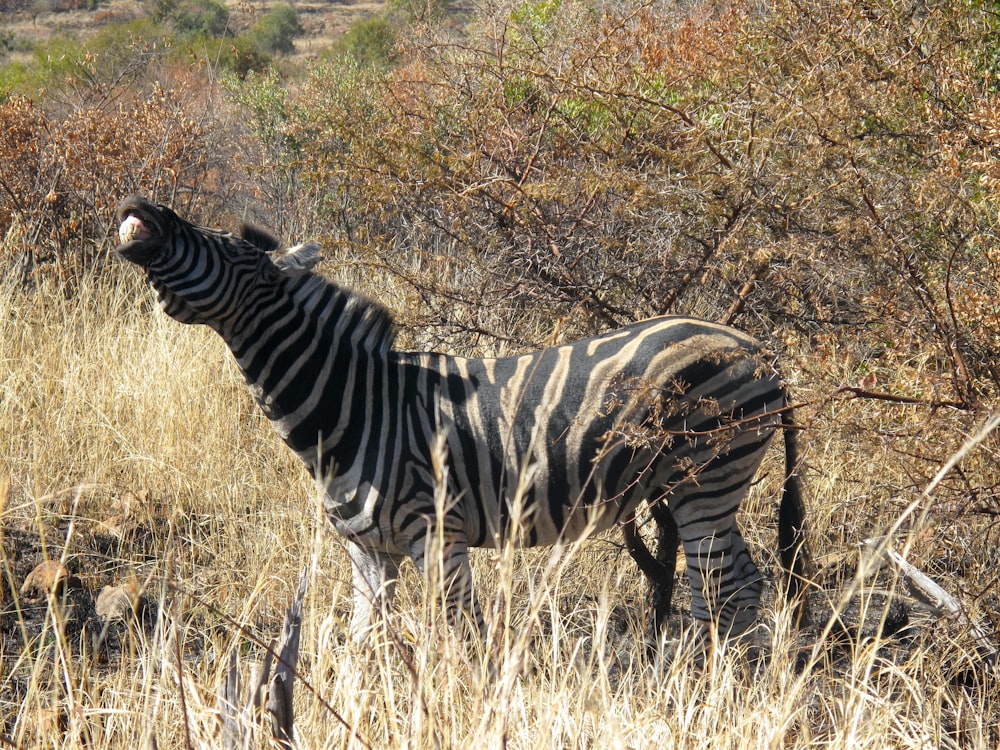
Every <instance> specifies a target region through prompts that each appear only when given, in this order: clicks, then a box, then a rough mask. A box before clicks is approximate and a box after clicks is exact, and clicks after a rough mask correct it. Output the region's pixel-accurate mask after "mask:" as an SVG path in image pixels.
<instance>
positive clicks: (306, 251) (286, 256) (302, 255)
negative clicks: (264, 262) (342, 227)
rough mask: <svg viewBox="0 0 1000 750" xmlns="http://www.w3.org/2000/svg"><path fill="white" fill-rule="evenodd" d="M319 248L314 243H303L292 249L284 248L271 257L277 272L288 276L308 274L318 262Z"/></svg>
mask: <svg viewBox="0 0 1000 750" xmlns="http://www.w3.org/2000/svg"><path fill="white" fill-rule="evenodd" d="M319 252H320V247H319V244H318V243H316V242H304V243H302V244H301V245H295V246H294V247H286V248H285V249H284V250H279V251H278V252H275V253H273V254H272V256H271V260H273V261H274V265H276V266H277V267H278V270H279V271H281V272H282V273H285V274H288V275H289V276H301V275H302V274H305V273H309V271H311V270H313V268H315V267H316V264H317V263H319V261H320V254H319Z"/></svg>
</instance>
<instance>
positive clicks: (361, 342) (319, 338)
mask: <svg viewBox="0 0 1000 750" xmlns="http://www.w3.org/2000/svg"><path fill="white" fill-rule="evenodd" d="M256 299H257V304H255V305H248V306H247V314H246V315H244V316H242V317H241V319H240V320H238V321H233V322H232V323H231V324H230V325H228V326H227V330H225V331H220V333H221V334H222V336H223V338H224V339H225V340H226V343H227V344H228V345H229V348H230V349H231V350H232V352H233V355H234V356H235V358H236V362H237V364H238V365H239V367H240V369H241V370H242V371H243V375H244V377H245V378H246V381H247V385H248V386H249V388H250V392H251V393H252V394H253V396H254V398H255V399H256V400H257V402H258V403H259V404H260V406H261V408H262V409H263V410H264V413H265V414H266V415H267V417H268V418H269V419H270V420H271V421H272V423H273V424H274V426H275V428H276V429H277V431H278V433H279V434H280V435H281V436H282V438H284V440H285V441H286V442H287V443H288V445H289V447H291V448H292V450H294V451H295V452H296V453H297V454H298V455H299V456H300V457H301V458H302V459H303V460H305V461H306V462H307V464H309V465H310V466H313V467H316V468H319V469H322V470H323V471H324V472H325V471H327V470H328V469H329V466H330V465H331V464H332V463H339V462H341V461H342V457H340V456H339V455H338V446H339V444H340V443H341V442H342V440H343V439H344V437H345V435H346V436H349V435H350V433H351V431H352V430H353V429H354V427H356V426H354V425H352V424H351V418H352V414H353V413H354V412H355V410H354V409H352V405H353V404H354V403H355V402H356V400H357V399H359V398H364V393H365V388H366V387H367V386H368V383H367V382H365V381H366V379H367V377H368V376H369V374H370V373H371V372H372V370H373V369H375V368H378V367H379V364H378V363H380V362H384V361H385V359H386V355H387V353H388V351H389V348H390V346H391V343H392V318H391V316H390V314H389V312H388V311H387V310H386V309H385V308H384V307H382V306H381V305H378V304H376V303H374V302H371V301H370V300H367V299H366V298H365V297H363V296H361V295H358V294H356V293H354V292H352V291H350V290H348V289H345V288H343V287H340V286H337V285H336V284H332V283H330V282H328V281H326V280H324V279H322V278H321V277H319V276H315V275H312V274H306V275H304V276H302V277H298V278H288V277H285V278H282V279H281V284H280V285H279V286H277V287H275V288H273V289H271V290H269V293H266V294H265V293H261V294H259V295H257V296H256ZM366 373H367V374H366ZM320 457H322V462H321V465H318V461H317V459H318V458H320Z"/></svg>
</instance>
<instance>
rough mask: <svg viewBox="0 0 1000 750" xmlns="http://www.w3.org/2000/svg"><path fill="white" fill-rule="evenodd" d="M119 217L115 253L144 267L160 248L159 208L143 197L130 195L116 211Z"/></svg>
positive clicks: (161, 218)
mask: <svg viewBox="0 0 1000 750" xmlns="http://www.w3.org/2000/svg"><path fill="white" fill-rule="evenodd" d="M115 213H116V216H117V218H118V222H119V224H118V241H119V242H120V243H121V244H120V245H119V246H118V248H117V251H118V254H119V255H121V256H122V257H123V258H124V259H125V260H128V261H131V262H133V263H138V264H139V265H143V266H145V265H147V264H148V263H149V261H150V260H151V259H152V257H153V255H154V254H155V252H156V251H157V250H158V249H159V246H160V244H162V243H161V242H158V240H162V235H163V217H161V215H160V209H159V207H158V206H154V205H153V204H152V203H150V202H149V201H147V200H146V199H144V198H139V197H137V196H129V197H128V198H126V199H125V200H123V201H122V202H121V204H119V206H118V210H117V211H116V212H115Z"/></svg>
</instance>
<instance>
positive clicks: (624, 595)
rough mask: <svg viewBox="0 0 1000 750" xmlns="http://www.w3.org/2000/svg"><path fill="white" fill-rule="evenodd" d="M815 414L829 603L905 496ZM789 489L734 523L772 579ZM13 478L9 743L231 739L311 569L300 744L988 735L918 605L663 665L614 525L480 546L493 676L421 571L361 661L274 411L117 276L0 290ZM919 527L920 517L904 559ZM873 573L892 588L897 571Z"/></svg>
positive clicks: (918, 742)
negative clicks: (838, 632) (241, 684)
mask: <svg viewBox="0 0 1000 750" xmlns="http://www.w3.org/2000/svg"><path fill="white" fill-rule="evenodd" d="M830 408H831V409H832V408H833V407H830ZM814 416H822V415H814ZM823 425H824V422H823V421H822V420H820V421H819V422H818V423H817V427H816V428H815V431H814V432H812V433H807V435H806V438H805V439H806V441H807V443H808V444H809V445H810V446H811V463H812V469H811V471H810V473H809V482H808V485H807V486H808V498H809V507H810V510H811V519H812V528H813V531H812V544H813V547H814V549H816V548H817V547H818V548H819V549H818V552H820V553H821V554H820V557H821V558H822V557H823V556H824V555H827V554H829V553H834V559H835V562H834V563H832V567H833V568H835V569H837V570H841V571H845V572H843V574H842V575H840V576H839V577H838V576H837V575H834V574H827V575H826V576H825V577H824V578H821V579H820V580H819V582H820V583H821V584H822V585H823V587H824V588H823V590H822V591H821V592H820V593H817V594H815V595H814V600H815V602H814V603H815V605H816V606H815V610H816V611H817V612H819V611H821V610H822V606H821V605H822V603H823V600H827V601H828V603H829V604H830V605H834V604H836V603H837V602H838V601H839V596H840V594H841V593H843V592H844V591H847V590H848V589H849V586H850V583H851V580H852V578H851V574H850V571H851V570H852V565H851V564H850V563H851V560H852V559H853V558H852V557H851V555H852V554H853V552H852V548H851V544H852V541H851V540H850V539H849V538H850V537H851V534H852V531H851V530H850V528H849V524H850V522H851V521H852V520H856V519H855V518H854V517H855V516H856V514H857V509H858V508H860V507H866V503H869V502H871V503H872V505H874V507H875V511H874V512H875V513H876V516H875V518H874V519H873V520H870V522H869V523H870V525H873V526H879V525H881V527H882V528H883V530H884V529H888V528H889V527H890V526H891V525H892V523H893V521H894V518H895V515H894V514H895V513H897V512H898V510H899V506H898V505H895V504H893V503H892V502H888V501H886V500H884V499H883V500H880V501H877V502H876V501H875V500H874V499H875V498H884V495H885V493H884V492H882V491H881V489H880V487H881V486H882V485H880V483H886V482H896V483H897V485H898V484H899V482H901V480H900V479H899V478H898V477H895V476H893V475H892V469H891V467H890V466H888V465H887V466H885V467H884V469H885V470H884V471H881V472H879V473H878V475H877V476H876V475H875V474H874V473H873V472H871V471H870V464H871V461H872V460H873V454H871V453H868V454H867V455H865V456H859V455H858V454H857V451H856V450H853V449H852V446H851V444H850V443H849V442H847V441H845V440H844V438H843V435H842V434H840V433H837V432H836V431H833V430H829V429H828V428H825V427H824V426H823ZM974 458H975V456H974V455H970V456H969V457H967V460H969V461H972V460H974ZM776 460H777V457H776V456H775V457H774V461H775V462H776ZM866 462H867V463H868V464H869V470H868V471H867V472H864V471H863V468H864V465H865V463H866ZM770 463H771V461H770V460H769V464H770ZM845 475H850V476H851V481H850V482H848V481H844V476H845ZM778 476H780V470H779V469H778V468H777V464H776V463H775V465H774V466H772V467H771V468H770V469H768V470H767V471H766V472H765V477H764V481H762V482H761V483H759V484H757V485H755V487H754V489H753V497H752V498H751V500H750V501H749V502H748V508H747V519H746V520H745V526H746V527H747V536H748V539H749V540H750V542H751V545H752V548H755V549H757V557H758V560H759V561H761V562H762V567H766V568H767V569H768V572H769V573H773V571H774V567H775V566H774V561H773V556H771V555H769V553H768V552H767V551H766V550H767V548H770V549H771V550H773V549H774V548H775V544H774V542H773V530H772V528H771V527H772V525H773V524H771V522H770V516H771V512H772V510H771V509H772V507H773V504H774V502H775V499H776V487H775V481H776V478H777V477H778ZM0 477H2V478H3V479H9V482H10V492H9V499H8V500H7V502H6V506H5V507H4V508H3V513H2V518H0V520H2V526H0V530H2V533H3V556H2V559H0V575H2V578H3V583H2V588H0V591H2V594H3V597H4V598H3V602H2V606H3V614H2V618H3V620H2V636H3V638H2V641H0V649H2V651H0V696H2V697H0V737H2V738H3V739H0V745H2V744H11V745H13V746H16V747H24V748H42V747H46V748H51V747H87V748H134V747H152V746H153V745H152V743H153V742H154V741H155V743H156V746H158V747H164V748H166V747H206V748H210V747H218V746H219V745H220V742H221V739H220V735H219V728H218V711H217V707H216V697H215V696H216V690H217V687H218V685H219V684H220V682H221V681H222V679H223V676H224V674H225V671H226V667H227V663H228V656H229V654H230V653H231V652H232V651H233V650H236V652H237V653H238V655H239V662H240V663H241V665H243V666H242V669H243V673H244V677H245V678H246V677H249V671H250V668H251V664H252V663H253V662H255V661H259V660H260V659H261V657H262V653H263V652H262V649H261V647H260V646H259V642H261V641H263V642H267V641H268V640H269V639H270V638H271V637H273V636H274V635H276V634H277V630H278V628H279V626H280V625H279V623H280V619H281V613H282V608H283V607H284V606H285V604H286V602H287V600H288V598H289V597H290V595H291V592H292V591H293V589H294V585H295V582H296V580H297V578H298V574H299V571H300V570H302V569H303V568H305V569H307V577H308V585H309V587H308V593H307V596H306V601H305V618H304V627H303V637H302V649H301V658H300V661H299V672H300V680H299V682H298V687H297V693H296V702H295V710H296V729H297V732H298V738H299V739H298V744H299V746H301V747H317V748H319V747H351V748H360V747H373V748H397V747H398V748H402V747H407V748H424V747H426V748H465V747H483V748H487V747H488V748H494V747H495V748H501V747H502V748H508V747H509V748H543V747H545V748H586V747H595V748H596V747H599V748H626V747H629V748H645V747H677V748H718V747H734V748H735V747H739V748H771V747H815V746H821V747H829V748H856V747H921V748H923V747H991V746H993V743H995V742H996V740H997V736H996V729H995V725H996V721H997V705H998V704H1000V688H998V687H997V686H996V683H995V682H989V681H987V683H986V684H985V686H982V685H980V686H977V685H974V684H971V682H975V680H971V682H970V681H969V680H966V681H967V682H970V685H967V686H963V685H962V684H959V681H957V678H956V675H960V674H962V672H961V670H962V669H968V668H969V666H970V665H975V663H976V657H975V654H974V651H973V650H972V646H971V645H970V642H969V641H968V639H967V638H963V637H962V633H960V632H958V633H955V634H953V633H952V632H951V631H949V630H947V629H945V628H940V627H938V625H937V623H936V621H934V620H933V619H932V618H930V617H929V616H923V618H921V617H917V616H913V617H911V622H912V623H913V624H914V628H913V630H912V632H911V634H910V635H908V636H906V637H905V638H901V637H898V636H892V637H885V638H883V637H880V636H878V635H874V636H872V637H871V638H869V639H867V640H864V641H856V642H846V643H843V644H841V645H840V646H835V645H834V644H833V641H832V638H831V637H827V638H825V639H820V634H821V632H822V626H823V625H824V624H825V621H822V620H821V621H818V622H814V623H813V624H812V625H811V626H809V627H807V628H805V629H803V630H801V631H799V630H795V629H793V628H791V627H790V625H789V622H788V620H789V612H788V611H787V610H786V609H785V608H784V607H783V605H781V604H780V597H778V598H777V599H775V597H773V596H771V597H769V603H768V604H767V606H765V608H764V611H763V612H762V618H761V622H762V624H761V628H760V630H759V632H758V633H757V634H756V636H755V638H754V639H753V640H752V642H751V643H748V644H742V645H732V646H730V647H728V648H726V649H723V650H720V651H717V652H714V653H713V654H711V655H710V656H709V657H708V659H707V661H706V662H705V663H704V664H702V665H699V664H698V659H697V658H695V655H694V651H693V650H692V648H691V642H690V639H689V638H687V637H686V635H685V631H684V627H685V623H686V621H685V620H683V619H682V618H680V617H675V618H674V622H673V623H672V630H671V636H672V637H674V638H675V640H673V641H672V642H671V643H670V644H668V645H667V646H666V647H665V649H664V652H663V656H662V658H652V657H651V656H650V654H649V653H648V652H647V650H646V648H645V646H644V639H645V635H646V623H645V617H646V612H645V611H644V605H643V585H642V581H641V580H640V576H639V573H638V572H637V570H636V569H635V567H634V565H633V564H632V563H631V561H630V560H629V559H628V557H627V555H626V554H625V553H624V552H623V551H622V549H621V547H620V545H619V543H618V540H617V538H616V537H615V536H614V535H612V536H609V537H607V538H603V539H598V540H594V541H591V542H587V543H584V544H581V545H574V546H573V547H571V548H569V549H566V550H561V551H558V554H554V553H553V551H552V550H532V551H516V550H500V551H498V552H481V553H478V554H477V555H476V557H475V559H474V568H475V574H476V578H477V584H478V586H479V588H480V593H481V596H482V599H483V601H484V606H485V609H486V610H487V612H488V613H489V616H490V619H491V621H492V622H493V623H496V624H502V625H503V627H502V628H498V630H497V636H496V639H495V643H494V644H493V646H492V648H493V649H495V658H494V660H493V662H492V663H493V664H495V665H496V672H495V673H492V672H490V671H489V670H488V669H487V668H486V667H485V666H483V664H485V663H486V662H485V661H483V660H480V659H478V658H477V656H476V654H475V647H474V646H470V645H469V644H464V643H462V642H460V641H459V640H458V639H457V638H456V636H455V634H453V633H452V632H451V631H450V630H449V629H448V628H447V627H446V626H444V625H443V623H442V619H443V618H441V617H439V612H440V602H439V600H438V599H437V597H436V596H435V594H434V591H435V589H434V587H433V586H429V587H425V586H423V585H422V582H421V581H420V580H419V578H418V576H417V574H416V573H415V572H414V571H413V569H412V566H408V567H407V568H406V569H405V570H404V573H403V581H402V584H401V587H400V589H401V590H400V593H399V601H398V611H397V612H396V613H395V614H394V615H393V616H392V618H391V619H390V627H389V629H388V630H387V632H386V633H385V634H384V637H383V638H382V639H381V641H380V642H378V643H376V644H373V645H372V646H371V647H370V648H366V649H356V648H355V647H353V646H352V645H351V644H350V643H349V641H348V639H347V638H346V635H345V632H346V618H347V616H348V614H349V608H350V571H349V567H348V563H347V559H346V556H345V555H344V552H343V543H342V541H341V540H340V539H339V538H337V537H336V536H335V534H333V533H332V531H331V530H330V529H329V528H328V525H327V523H326V521H325V519H324V518H323V516H322V513H321V509H320V504H319V502H318V500H317V497H316V495H315V492H314V490H313V488H312V484H311V481H310V479H309V477H308V476H307V475H306V473H305V471H304V470H303V469H302V468H301V467H300V466H299V465H298V464H297V463H296V461H295V460H293V458H292V457H291V456H290V455H289V453H288V452H287V451H286V449H285V448H284V446H283V445H281V444H280V441H279V440H278V439H277V437H276V436H274V435H273V434H272V432H271V430H270V427H269V426H268V425H267V424H266V423H265V421H264V420H263V418H262V417H261V416H260V415H259V414H258V412H257V410H256V407H255V406H254V405H253V403H252V401H251V400H250V398H249V396H248V395H247V394H246V393H245V390H244V388H243V385H242V383H241V382H240V377H239V374H238V372H237V371H236V369H235V367H234V366H233V364H232V363H231V361H230V359H229V355H228V353H227V352H226V351H225V350H224V347H223V345H222V343H221V342H220V341H218V340H216V338H215V337H214V335H212V334H211V333H210V332H209V331H207V330H205V329H201V328H186V327H182V326H180V325H178V324H176V323H174V322H173V321H171V320H169V319H167V318H166V317H165V316H164V315H163V314H161V313H159V312H158V311H157V310H155V307H154V305H153V303H152V298H151V294H150V293H149V292H148V291H147V290H146V289H145V287H144V285H143V284H142V283H141V280H140V279H139V278H138V277H137V276H136V275H134V274H133V273H132V272H131V270H129V269H125V268H113V269H112V271H110V272H108V273H107V275H106V276H105V277H103V278H93V277H89V278H86V279H84V280H83V282H82V283H81V285H80V288H79V292H78V293H76V294H74V295H72V296H68V297H67V296H66V295H64V294H63V293H62V290H61V289H59V288H52V289H41V290H37V291H36V292H34V293H26V292H23V291H21V290H19V289H18V288H15V287H12V286H8V287H5V288H3V289H2V290H0ZM852 510H853V512H852ZM866 512H870V510H869V511H866ZM925 532H926V529H925V528H921V527H920V526H919V525H918V524H911V526H910V527H909V528H908V529H907V530H906V534H903V535H901V536H900V537H899V539H898V542H899V544H900V547H901V548H903V547H905V545H906V544H907V541H908V540H911V539H913V538H919V535H920V534H923V533H925ZM907 535H909V536H907ZM853 541H860V540H856V539H855V540H853ZM761 546H763V547H765V549H764V550H760V547H761ZM42 559H54V560H61V561H63V562H64V563H65V564H66V566H67V568H68V569H69V571H70V572H71V573H72V574H74V575H75V576H76V577H77V579H78V582H79V586H78V587H67V588H66V590H65V591H63V592H61V593H59V592H57V593H56V595H54V596H53V595H52V594H51V593H50V594H48V595H47V594H46V593H45V592H41V593H39V592H35V593H34V594H30V593H24V594H22V593H21V592H20V589H21V586H22V585H23V581H24V577H25V575H26V573H27V572H28V571H29V570H30V569H31V568H32V567H33V565H34V564H35V563H37V562H40V561H41V560H42ZM857 580H858V581H859V583H860V584H862V585H860V586H859V587H858V589H857V591H856V592H855V594H854V595H853V596H852V597H850V599H851V607H853V609H852V614H851V616H852V617H853V618H854V619H855V620H858V619H861V618H862V615H864V614H865V613H866V611H867V613H868V614H870V615H871V617H870V618H869V619H874V620H876V621H877V620H879V619H880V618H882V617H884V612H883V608H882V602H883V601H884V597H880V593H881V592H880V591H879V590H875V589H873V588H872V586H871V585H870V583H869V582H868V581H869V579H868V578H864V579H862V578H859V579H857ZM123 582H124V583H126V584H128V585H131V586H132V587H133V590H138V591H142V592H143V601H144V606H143V607H142V608H141V609H142V611H141V612H140V616H139V617H138V618H136V619H127V621H125V622H115V623H112V625H111V628H110V630H111V633H110V635H109V637H108V639H107V641H106V643H105V644H104V645H103V647H102V649H101V650H100V651H98V650H97V649H96V648H95V644H94V635H95V633H96V632H97V631H98V630H99V626H100V621H99V619H98V618H97V617H96V615H95V613H94V611H93V606H94V605H93V600H94V598H95V597H96V595H97V593H98V592H99V591H100V590H101V588H102V587H103V586H105V585H119V584H122V583H123ZM946 583H947V582H946ZM878 585H879V586H881V587H884V588H887V589H892V590H895V588H896V587H895V583H894V581H893V580H892V579H891V577H888V578H886V577H883V579H882V580H881V582H880V583H879V584H878ZM772 594H773V591H772ZM775 601H777V602H779V603H774V602H775ZM983 606H984V607H985V606H986V605H983ZM963 659H965V660H966V661H964V662H963V661H962V660H963ZM963 665H964V666H963ZM982 674H984V675H985V674H987V671H986V670H983V672H982ZM267 734H268V733H266V732H263V731H259V732H257V733H256V735H255V736H256V737H257V739H256V740H255V743H256V746H267V745H268V742H269V741H270V740H268V738H267ZM153 738H155V739H153Z"/></svg>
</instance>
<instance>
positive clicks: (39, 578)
mask: <svg viewBox="0 0 1000 750" xmlns="http://www.w3.org/2000/svg"><path fill="white" fill-rule="evenodd" d="M64 587H65V588H74V589H79V588H83V583H82V582H81V581H80V579H79V578H77V577H76V576H75V575H71V574H70V572H69V571H68V570H67V569H66V566H65V565H63V564H62V563H61V562H58V561H56V560H46V561H45V562H43V563H41V564H39V565H36V566H35V568H34V569H33V570H32V571H31V572H30V573H28V575H27V576H26V577H25V579H24V583H22V584H21V595H22V596H27V597H32V598H37V597H40V596H44V595H46V594H48V593H49V592H50V591H52V592H59V591H61V590H62V589H63V588H64Z"/></svg>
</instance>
